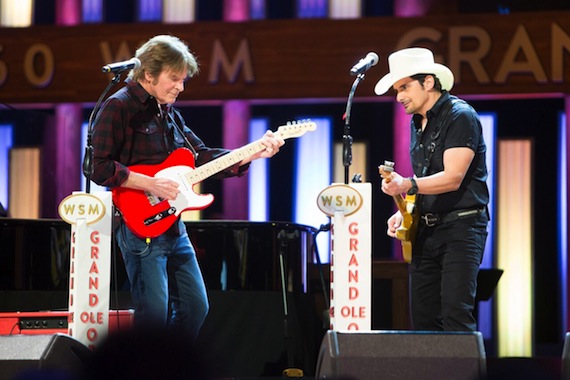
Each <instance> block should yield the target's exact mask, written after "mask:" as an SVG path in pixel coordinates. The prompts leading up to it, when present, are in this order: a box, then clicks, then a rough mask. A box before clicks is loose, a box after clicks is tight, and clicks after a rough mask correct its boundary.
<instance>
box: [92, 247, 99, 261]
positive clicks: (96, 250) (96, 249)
mask: <svg viewBox="0 0 570 380" xmlns="http://www.w3.org/2000/svg"><path fill="white" fill-rule="evenodd" d="M91 259H92V260H99V247H97V246H93V247H91Z"/></svg>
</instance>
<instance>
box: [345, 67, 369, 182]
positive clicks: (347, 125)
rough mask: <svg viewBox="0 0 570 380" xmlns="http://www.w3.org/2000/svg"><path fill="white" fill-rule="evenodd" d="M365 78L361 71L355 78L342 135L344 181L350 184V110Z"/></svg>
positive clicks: (347, 103)
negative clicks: (355, 94)
mask: <svg viewBox="0 0 570 380" xmlns="http://www.w3.org/2000/svg"><path fill="white" fill-rule="evenodd" d="M363 79H364V73H360V74H358V75H357V76H356V78H355V79H354V82H353V83H352V87H351V89H350V93H349V94H348V101H347V102H346V111H345V118H344V133H343V135H342V143H343V145H342V146H343V147H342V163H343V165H344V183H345V185H348V176H349V168H350V165H351V164H352V140H353V139H352V136H351V135H350V112H351V111H352V100H353V98H354V93H355V92H356V87H358V84H359V83H360V82H361V81H362V80H363Z"/></svg>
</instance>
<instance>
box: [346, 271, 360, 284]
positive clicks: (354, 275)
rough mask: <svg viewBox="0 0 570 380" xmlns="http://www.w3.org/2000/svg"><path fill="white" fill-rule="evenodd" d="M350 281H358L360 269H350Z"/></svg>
mask: <svg viewBox="0 0 570 380" xmlns="http://www.w3.org/2000/svg"><path fill="white" fill-rule="evenodd" d="M348 282H358V271H357V270H349V271H348Z"/></svg>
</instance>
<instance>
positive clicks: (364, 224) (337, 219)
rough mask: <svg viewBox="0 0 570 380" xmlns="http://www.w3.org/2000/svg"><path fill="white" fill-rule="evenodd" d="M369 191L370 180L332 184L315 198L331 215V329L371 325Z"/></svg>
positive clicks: (361, 327)
mask: <svg viewBox="0 0 570 380" xmlns="http://www.w3.org/2000/svg"><path fill="white" fill-rule="evenodd" d="M371 194H372V187H371V184H370V183H352V184H350V185H345V184H332V185H331V186H329V187H327V188H326V189H324V190H323V191H322V192H321V193H320V194H319V196H318V199H317V203H318V206H319V209H320V210H321V211H322V212H324V213H325V214H327V215H329V216H330V217H331V218H332V227H331V264H330V268H331V269H330V270H331V272H330V287H331V294H330V296H331V297H330V298H331V302H330V305H331V307H330V321H331V326H330V328H331V330H337V331H341V330H355V331H370V330H371V329H372V308H371V302H372V248H371V247H372V244H371V237H372V235H371V230H372V222H371V220H372V218H371V214H372V207H371V203H372V202H371Z"/></svg>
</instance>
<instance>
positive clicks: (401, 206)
mask: <svg viewBox="0 0 570 380" xmlns="http://www.w3.org/2000/svg"><path fill="white" fill-rule="evenodd" d="M392 198H394V202H395V203H396V206H398V210H400V212H401V213H402V214H403V213H405V212H406V200H405V199H404V197H403V196H402V194H396V195H393V196H392Z"/></svg>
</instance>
